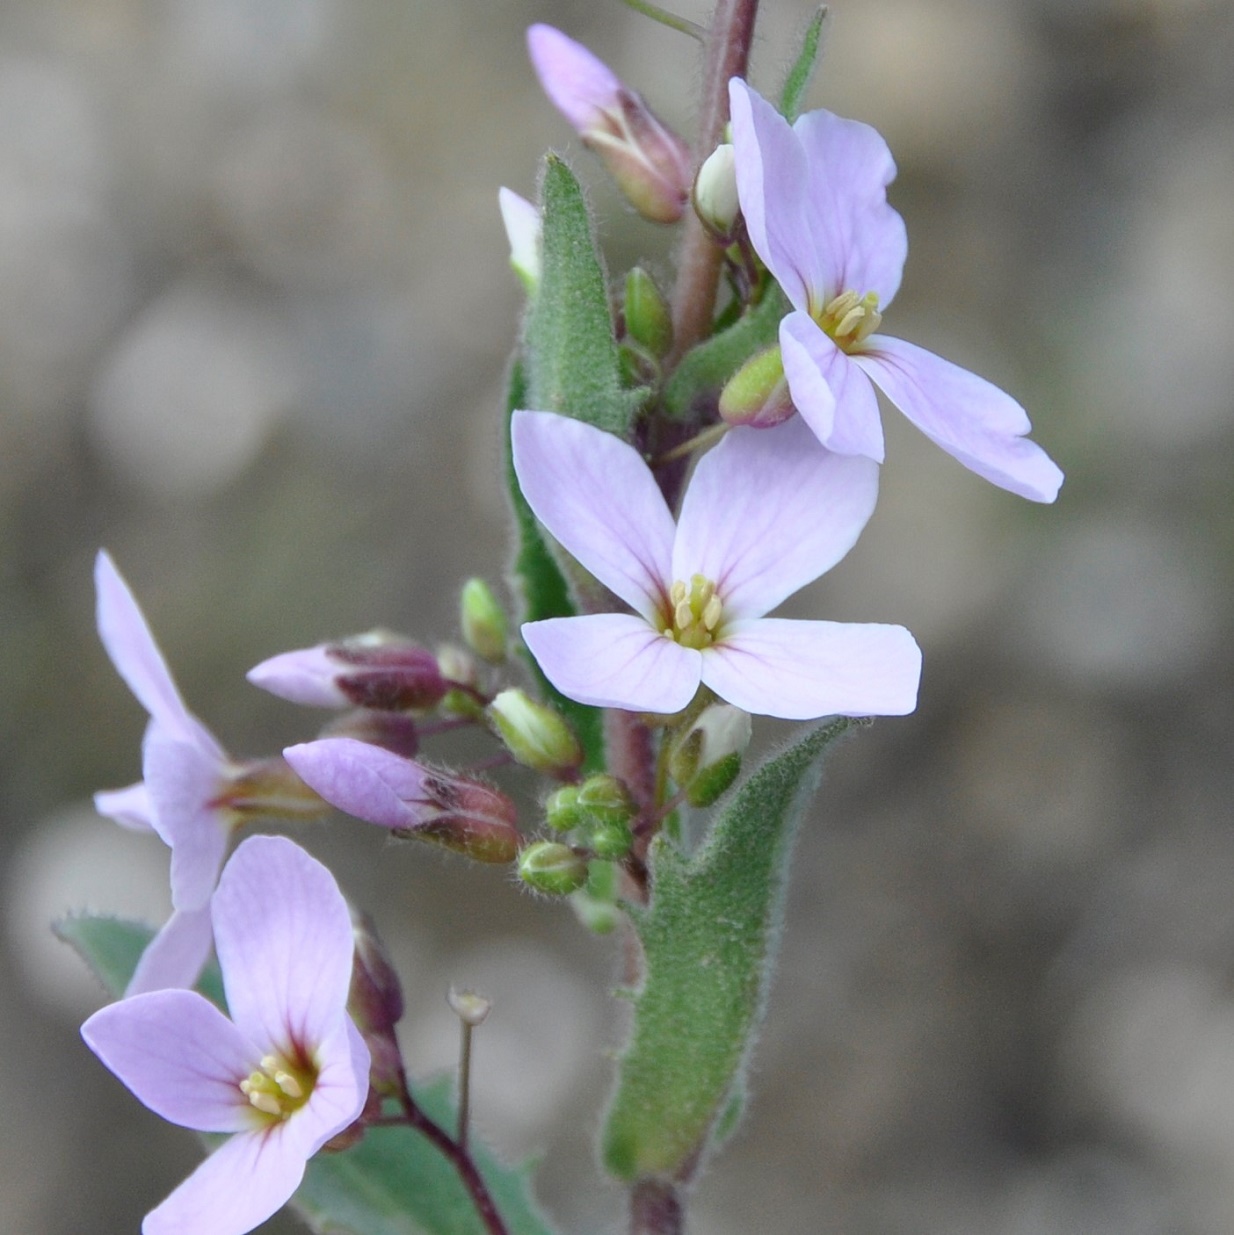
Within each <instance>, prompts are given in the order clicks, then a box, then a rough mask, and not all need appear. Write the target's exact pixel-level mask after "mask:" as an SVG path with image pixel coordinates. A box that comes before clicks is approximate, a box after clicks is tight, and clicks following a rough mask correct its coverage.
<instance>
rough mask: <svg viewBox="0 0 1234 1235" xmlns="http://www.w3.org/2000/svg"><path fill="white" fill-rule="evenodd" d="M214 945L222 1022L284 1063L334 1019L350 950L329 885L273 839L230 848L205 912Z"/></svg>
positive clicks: (347, 920) (308, 1049)
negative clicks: (226, 1013)
mask: <svg viewBox="0 0 1234 1235" xmlns="http://www.w3.org/2000/svg"><path fill="white" fill-rule="evenodd" d="M212 909H213V914H214V946H215V950H216V951H217V953H218V958H219V965H220V967H221V968H222V970H223V984H224V987H225V989H226V991H227V1007H228V1009H229V1010H230V1012H231V1017H232V1020H233V1021H235V1023H236V1025H237V1026H238V1027H239V1028H240V1030H241V1031H242V1032H244V1033H245V1034H247V1035H248V1036H249V1037H251V1038H252V1039H253V1040H254V1041H255V1042H258V1043H261V1044H263V1045H266V1044H269V1045H270V1046H273V1047H274V1048H276V1049H277V1050H278V1051H280V1052H281V1053H283V1054H285V1055H287V1056H288V1057H289V1058H295V1056H296V1054H297V1053H303V1054H306V1055H308V1056H309V1057H311V1056H312V1054H313V1052H314V1050H315V1049H316V1048H317V1047H318V1046H319V1045H320V1043H322V1042H323V1041H324V1040H325V1039H326V1038H327V1037H328V1036H329V1035H330V1034H331V1033H332V1032H333V1031H334V1030H335V1029H336V1028H337V1026H338V1024H339V1022H340V1020H341V1019H342V1017H343V1016H344V1008H345V1007H346V1004H347V992H348V989H349V987H350V984H351V967H352V957H353V955H354V953H355V943H354V939H353V936H352V930H351V915H350V913H349V912H348V909H347V902H346V901H345V900H344V899H343V894H342V893H341V892H340V891H339V888H338V884H337V883H335V881H334V876H333V875H331V874H330V872H329V871H328V870H327V869H326V868H325V867H324V866H322V864H321V863H320V862H318V861H317V860H316V859H314V858H311V857H310V856H309V855H308V854H307V853H305V852H304V850H303V849H301V848H300V847H299V846H298V845H296V844H294V843H293V842H292V841H289V840H288V839H287V838H286V837H283V836H252V837H249V839H248V840H246V841H245V842H244V843H243V844H242V845H240V846H239V848H237V850H236V852H235V853H234V854H233V855H232V858H231V861H230V862H228V864H227V866H226V868H225V869H224V871H223V874H222V877H221V878H220V879H219V886H218V890H217V891H216V892H215V894H214V900H213V903H212Z"/></svg>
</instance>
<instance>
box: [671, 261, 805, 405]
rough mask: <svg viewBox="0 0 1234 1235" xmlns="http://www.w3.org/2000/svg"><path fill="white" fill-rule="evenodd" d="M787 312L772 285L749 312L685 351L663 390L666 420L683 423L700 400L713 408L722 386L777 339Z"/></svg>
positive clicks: (785, 305)
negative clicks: (705, 401) (706, 401)
mask: <svg viewBox="0 0 1234 1235" xmlns="http://www.w3.org/2000/svg"><path fill="white" fill-rule="evenodd" d="M791 309H792V306H791V305H790V304H789V303H788V299H787V297H786V296H785V295H784V293H783V292H782V291H781V290H780V288H779V287H778V286H777V285H776V284H774V283H772V284H770V285H769V286H768V288H767V291H766V293H765V294H764V296H763V298H762V300H761V301H760V302H759V303H758V304H757V305H756V306H755V307H754V308H753V309H751V310H750V311H749V312H748V313H746V314H745V315H744V316H743V317H740V318H738V319H737V321H735V322H734V323H733V324H732V325H731V326H729V327H728V328H727V329H726V330H722V331H721V332H720V333H719V334H717V335H712V337H711V338H710V339H708V340H706V341H705V342H703V343H700V344H699V345H698V346H697V347H695V348H693V349H691V350H690V351H688V352H687V353H686V354H685V355H684V356H683V357H682V358H681V363H680V364H679V365H678V366H677V367H676V368H675V369H674V370H673V375H672V377H670V378H669V380H668V382H667V384H666V385H665V387H664V395H663V406H664V410H665V412H666V413H667V415H668V416H669V417H670V419H673V420H682V419H685V418H686V417H688V416H689V415H690V413H691V412H692V411H694V409H695V407H696V405H697V404H698V402H699V401H700V400H702V399H706V400H709V401H710V402H711V403H712V405H713V406H714V404H715V401H716V399H717V398H718V397H719V394H720V390H721V388H722V387H723V385H724V383H725V382H727V381H728V379H729V378H730V377H732V376H733V374H734V373H736V372H737V370H738V369H740V368H741V366H742V365H743V364H745V362H746V361H747V360H749V359H750V357H751V356H753V355H754V354H755V353H756V352H760V351H762V350H764V349H765V348H768V347H770V346H771V345H772V344H773V343H775V342H776V340H777V339H778V338H779V337H780V321H781V319H782V318H783V317H784V315H785V314H786V313H788V312H789V311H790V310H791Z"/></svg>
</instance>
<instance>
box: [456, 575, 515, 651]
mask: <svg viewBox="0 0 1234 1235" xmlns="http://www.w3.org/2000/svg"><path fill="white" fill-rule="evenodd" d="M459 620H460V623H461V625H462V628H463V638H464V639H465V640H466V641H467V646H468V647H469V648H471V650H472V651H473V652H475V653H476V655H477V656H483V657H484V659H485V660H487V661H490V662H491V663H492V664H495V665H499V664H501V662H502V661H503V660H505V658H506V615H505V611H504V610H503V609H502V607H501V605H500V604H499V603H498V601H497V597H496V596H494V595H493V589H492V588H490V587H489V585H488V584H487V583H485V582H484V580H483V579H468V580H467V582H466V583H465V584H463V591H462V594H461V596H460V597H459Z"/></svg>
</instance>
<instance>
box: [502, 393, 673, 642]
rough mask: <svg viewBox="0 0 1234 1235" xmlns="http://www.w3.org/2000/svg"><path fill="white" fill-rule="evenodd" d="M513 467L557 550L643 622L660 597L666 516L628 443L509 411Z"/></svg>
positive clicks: (566, 421) (667, 539)
mask: <svg viewBox="0 0 1234 1235" xmlns="http://www.w3.org/2000/svg"><path fill="white" fill-rule="evenodd" d="M511 441H512V446H513V454H514V470H515V472H516V473H517V474H518V483H519V487H520V488H521V489H522V491H523V496H524V497H525V498H526V499H527V503H528V505H529V506H530V507H531V509H532V510H533V511H534V512H535V516H536V518H537V519H539V520H540V522H541V523H543V524H544V526H545V527H546V528H548V530H549V531H550V532H552V534H553V535H554V536H555V537H556V538H557V540H558V541H559V542H560V543H561V545H562V547H563V548H564V549H565V550H566V551H567V552H568V553H570V554H572V555H573V556H574V557H575V558H577V559H578V561H579V562H581V563H582V565H583V566H584V567H586V569H587V570H589V571H590V572H591V573H592V574H593V575H595V577H596V578H597V579H599V580H600V582H601V583H603V584H604V585H605V586H606V587H608V588H611V589H612V591H614V592H616V593H617V595H618V596H620V597H621V599H622V600H624V601H625V602H626V603H627V604H628V605H630V606H631V607H632V608H634V609H636V610H638V612H639V613H641V614H642V615H643V616H644V617H645V618H647V619H648V620H649V621H650V620H651V619H652V617H654V615H655V613H656V611H657V609H658V608H659V606H660V605H661V603H662V602H663V600H664V598H665V593H666V591H667V589H668V582H671V581H666V579H667V574H668V567H669V561H670V558H671V556H672V545H673V533H674V528H673V516H672V515H671V514H670V513H669V509H668V506H667V505H665V502H664V498H663V497H662V496H661V494H660V490H659V488H658V487H657V485H656V482H655V479H654V478H653V477H652V475H651V470H650V469H649V468H648V467H647V465H646V463H644V462H643V460H642V458H641V457H640V455H639V453H638V451H637V450H635V449H634V447H633V446H628V445H626V443H625V442H623V441H622V440H621V439H620V438H617V437H614V436H613V435H612V434H611V433H604V432H603V431H602V430H600V429H596V428H593V427H592V426H591V425H588V424H584V423H583V421H581V420H572V419H571V418H570V417H568V416H557V415H554V414H553V413H551V412H515V413H514V417H513V421H512V424H511Z"/></svg>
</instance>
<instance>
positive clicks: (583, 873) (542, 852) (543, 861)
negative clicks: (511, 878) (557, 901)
mask: <svg viewBox="0 0 1234 1235" xmlns="http://www.w3.org/2000/svg"><path fill="white" fill-rule="evenodd" d="M518 877H519V878H520V879H521V880H522V881H523V882H524V883H525V884H527V886H528V887H531V888H535V890H536V891H537V892H547V893H548V894H549V895H550V896H568V895H569V894H570V893H571V892H577V891H578V890H579V888H581V887H582V886H583V884H585V883H586V882H587V859H586V858H584V857H583V856H582V855H581V854H578V853H575V852H574V850H573V849H571V848H570V846H569V845H562V844H559V843H558V842H557V841H551V840H542V841H537V842H536V843H535V844H534V845H528V846H527V848H526V849H524V850H523V852H522V853H520V854H519V855H518Z"/></svg>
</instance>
